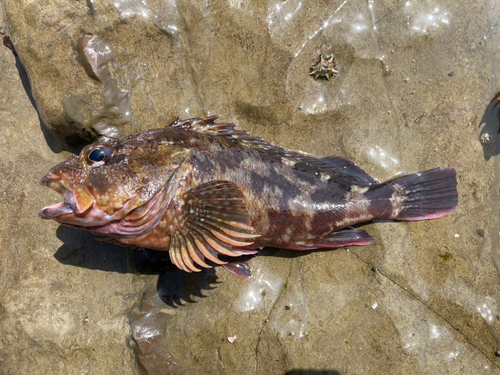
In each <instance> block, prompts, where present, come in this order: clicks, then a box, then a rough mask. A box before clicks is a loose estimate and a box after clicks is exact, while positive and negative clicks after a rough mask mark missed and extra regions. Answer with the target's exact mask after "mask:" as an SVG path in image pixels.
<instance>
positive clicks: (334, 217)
mask: <svg viewBox="0 0 500 375" xmlns="http://www.w3.org/2000/svg"><path fill="white" fill-rule="evenodd" d="M215 119H216V117H210V118H206V119H189V120H184V121H180V120H178V121H176V122H174V123H172V124H170V125H169V126H168V127H166V128H164V129H156V130H151V131H147V132H145V133H141V134H139V135H136V136H131V137H127V138H125V139H124V140H122V141H120V142H114V143H110V144H94V145H91V146H88V147H87V148H86V149H84V150H83V151H82V154H81V155H80V157H79V158H78V159H76V158H73V159H70V160H68V161H67V162H65V163H62V164H61V165H59V166H56V167H54V168H53V169H52V170H51V171H50V172H49V174H48V175H47V177H46V178H45V179H44V180H43V183H44V184H46V185H48V186H50V187H52V188H54V189H55V190H57V191H59V192H61V193H62V194H63V196H64V197H65V202H63V203H61V204H59V205H54V206H50V207H47V208H45V209H44V210H43V211H42V212H41V216H42V217H44V218H49V219H55V220H57V221H59V222H61V223H62V224H65V225H70V226H76V227H79V228H82V229H88V230H91V231H92V232H94V233H96V234H100V235H104V236H106V237H107V239H108V240H111V241H114V242H118V243H121V244H126V245H136V246H140V247H146V248H152V249H157V250H168V251H170V257H171V259H172V262H173V263H174V264H176V265H177V266H178V267H179V268H181V269H183V270H185V271H188V272H191V271H199V270H200V267H210V265H209V264H208V263H207V261H211V262H214V263H218V264H225V263H226V262H225V261H221V260H220V258H219V256H220V255H225V256H230V257H237V256H240V255H241V254H242V253H245V252H248V251H249V249H257V248H261V247H266V246H269V247H281V248H288V249H296V250H305V249H315V248H320V247H340V246H346V245H364V244H368V243H370V242H371V241H372V238H371V237H370V236H369V235H368V233H366V232H365V231H363V230H359V229H352V228H349V227H351V226H352V225H356V224H359V223H363V222H367V221H372V220H376V219H394V220H423V219H430V218H437V217H441V216H444V215H446V214H449V213H451V212H453V211H454V209H455V208H456V205H457V201H458V198H457V192H456V178H455V171H454V170H453V169H441V168H437V169H433V170H429V171H425V172H421V173H417V174H414V175H410V176H405V177H401V178H398V179H395V180H393V181H389V182H386V183H383V184H378V183H377V182H376V181H375V180H374V179H373V178H372V177H370V176H369V175H367V174H366V173H365V172H364V171H362V170H361V169H360V168H359V167H357V166H356V165H355V164H353V163H352V162H350V161H348V160H346V159H343V158H340V157H329V158H323V159H318V158H314V157H311V156H307V155H304V154H301V153H297V152H291V151H287V150H284V149H282V148H279V147H277V146H274V145H271V144H269V143H266V142H264V141H262V140H261V139H259V138H255V137H252V136H250V135H249V134H248V133H246V132H243V131H237V130H235V129H234V125H233V124H216V123H215V122H214V120H215ZM344 228H347V229H344ZM226 267H228V269H230V265H226ZM230 270H231V271H232V272H235V273H237V274H240V275H245V276H247V275H248V272H244V271H241V270H238V269H236V270H235V269H230Z"/></svg>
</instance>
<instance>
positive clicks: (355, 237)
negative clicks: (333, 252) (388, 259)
mask: <svg viewBox="0 0 500 375" xmlns="http://www.w3.org/2000/svg"><path fill="white" fill-rule="evenodd" d="M372 241H373V237H372V236H370V235H369V234H368V233H367V232H366V231H364V230H362V229H351V228H347V229H342V230H340V231H338V232H334V233H331V234H329V235H327V236H324V237H321V238H318V239H315V240H313V241H310V242H306V243H303V244H302V243H300V244H298V245H297V246H295V247H290V249H292V250H314V249H321V248H336V247H344V246H364V245H369V244H370V243H371V242H372Z"/></svg>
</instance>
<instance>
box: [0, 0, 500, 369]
mask: <svg viewBox="0 0 500 375" xmlns="http://www.w3.org/2000/svg"><path fill="white" fill-rule="evenodd" d="M2 5H3V10H2V12H4V14H3V16H4V17H5V22H4V23H2V24H0V32H2V33H7V34H5V35H4V34H2V37H3V36H7V35H8V36H10V38H11V40H12V42H13V43H14V45H15V48H16V52H17V54H18V56H19V57H18V58H16V57H15V56H14V54H13V52H12V51H11V50H9V49H8V48H0V64H1V69H2V70H1V71H2V74H1V75H0V89H1V90H0V115H1V117H0V118H1V129H2V131H3V137H1V138H0V145H1V147H0V193H1V194H0V200H1V201H0V202H1V203H0V259H1V261H0V373H1V374H32V373H34V371H35V370H36V373H40V374H57V373H60V374H77V373H78V374H81V373H88V374H141V373H147V374H166V373H172V374H202V373H207V374H213V373H219V374H254V373H255V374H271V373H272V374H299V373H308V372H309V373H328V374H365V373H375V374H404V373H408V374H437V373H450V374H455V373H464V374H470V373H474V374H486V373H500V359H498V357H497V356H496V355H495V353H496V352H497V351H499V350H500V283H499V274H498V268H499V266H500V244H499V227H500V212H499V210H498V207H499V198H500V197H499V195H500V192H499V191H500V182H499V174H500V159H499V156H498V154H499V153H500V137H499V136H498V135H497V130H498V121H497V119H496V112H493V111H492V107H493V104H490V100H491V98H492V97H493V95H494V94H495V92H496V87H497V85H498V83H499V79H498V78H497V76H498V73H497V70H498V67H500V61H499V60H500V59H499V56H500V54H499V53H498V46H499V45H500V36H499V34H498V31H499V20H500V6H499V5H498V4H494V3H493V2H488V1H486V0H483V1H466V0H459V1H451V0H449V1H440V2H434V3H433V5H432V6H431V2H417V1H413V0H410V1H406V2H394V1H377V2H376V1H371V0H370V1H368V2H366V1H364V0H363V1H362V0H352V1H317V2H314V3H313V4H305V3H302V2H299V1H293V0H289V1H277V2H269V3H263V2H254V4H252V3H251V2H244V1H241V0H229V1H228V2H220V1H216V2H213V3H212V2H210V3H207V2H196V1H181V0H179V1H178V2H175V1H172V2H159V1H132V0H116V1H114V2H111V1H97V0H89V1H87V2H81V1H70V2H67V1H66V2H64V1H59V0H46V1H41V0H35V1H25V0H2ZM320 52H322V53H325V54H333V55H334V57H335V61H336V64H337V70H338V71H339V73H338V74H337V76H336V77H332V78H330V80H322V79H318V80H315V79H314V78H313V77H312V76H310V75H309V67H310V65H311V64H313V63H315V62H316V61H317V60H318V54H319V53H320ZM21 62H22V64H23V65H21ZM23 66H24V67H25V68H26V71H27V73H26V72H25V71H24V68H23ZM28 77H29V82H28ZM31 90H33V93H31ZM35 103H36V107H37V109H38V113H37V110H36V109H35ZM209 114H221V115H222V117H221V121H234V122H237V123H238V124H239V126H240V128H242V129H247V130H250V131H251V132H252V133H253V134H254V135H257V136H260V137H263V138H264V139H265V140H267V141H270V142H273V143H276V144H279V145H280V146H283V147H288V148H291V149H300V150H302V151H306V152H311V153H314V154H315V155H316V156H327V155H340V156H344V157H347V158H349V159H350V160H352V161H354V162H356V163H357V164H358V165H359V166H361V167H362V168H363V169H365V170H366V171H367V172H369V173H370V174H371V175H372V176H374V177H375V178H377V179H379V180H387V179H389V178H391V177H393V176H396V175H397V174H400V173H410V172H415V171H419V170H424V169H429V168H433V167H436V166H442V167H454V168H456V169H457V172H458V179H459V185H458V188H459V195H460V204H459V207H458V209H457V211H456V212H455V213H454V214H453V215H451V216H448V217H445V218H442V219H439V220H434V221H426V222H415V223H376V224H370V225H366V226H364V229H366V230H367V231H368V232H369V233H370V234H371V235H372V236H373V237H374V238H375V241H374V242H373V243H372V244H371V245H370V246H365V247H350V248H348V249H345V248H344V249H339V250H336V251H318V252H310V253H307V254H305V253H300V254H298V253H294V252H290V251H279V250H273V249H269V250H266V251H265V252H264V253H263V254H262V255H260V256H258V257H255V258H253V259H251V260H250V265H251V266H252V268H253V271H254V276H253V277H252V278H251V279H248V280H245V279H240V278H237V277H235V276H233V275H231V274H229V273H227V272H226V271H224V270H222V269H219V268H218V269H216V270H209V271H205V272H203V273H201V274H198V275H190V274H189V275H188V274H183V273H181V272H180V271H176V270H174V269H173V268H172V266H171V264H169V262H168V261H167V260H166V259H165V256H164V254H161V253H158V252H152V251H148V252H144V253H137V252H133V251H131V250H124V249H122V248H120V247H117V246H113V245H109V244H104V243H100V242H98V241H96V240H95V239H94V238H93V236H92V235H90V234H88V233H83V232H80V231H76V230H72V229H69V228H63V227H59V226H58V225H57V224H56V223H52V222H45V221H44V222H42V221H41V220H40V219H39V218H38V216H37V211H38V210H39V209H40V208H42V207H43V206H45V205H47V204H50V203H54V202H55V201H56V200H57V199H58V198H56V195H57V194H55V193H53V192H52V191H50V190H49V189H46V188H43V187H41V186H39V184H38V181H39V180H40V178H41V177H42V176H43V175H44V173H45V172H46V171H47V170H48V169H49V168H50V167H52V166H53V165H55V164H56V163H58V162H60V161H62V160H65V159H66V158H67V157H68V156H69V152H67V151H62V150H63V149H64V148H65V147H66V146H64V145H63V144H62V143H61V142H60V141H59V139H61V140H62V141H63V142H64V143H65V144H68V145H70V146H71V145H74V144H76V143H78V142H81V140H82V139H84V140H90V139H92V138H94V137H95V136H96V135H98V134H101V135H107V136H111V137H120V136H122V135H125V134H129V133H130V132H138V131H142V130H146V129H150V128H154V127H158V126H161V125H163V124H166V123H167V122H168V121H170V120H173V119H175V118H177V117H183V118H186V117H193V116H205V115H209ZM42 122H43V123H42ZM46 127H47V128H48V129H49V130H50V132H52V134H54V135H51V133H50V132H47V131H46ZM485 133H488V134H489V136H490V139H491V141H490V143H489V144H484V145H483V144H481V142H480V137H481V135H482V134H485ZM234 336H236V339H235V340H234V342H232V343H230V342H229V341H228V338H230V337H232V338H234Z"/></svg>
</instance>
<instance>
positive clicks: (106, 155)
mask: <svg viewBox="0 0 500 375" xmlns="http://www.w3.org/2000/svg"><path fill="white" fill-rule="evenodd" d="M109 159H111V149H110V148H109V147H108V146H104V145H99V146H95V147H92V148H90V149H89V150H87V152H86V153H85V162H86V163H87V165H88V166H90V167H97V166H99V165H103V164H106V163H107V162H108V161H109Z"/></svg>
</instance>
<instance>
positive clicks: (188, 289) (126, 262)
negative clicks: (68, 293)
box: [54, 225, 218, 307]
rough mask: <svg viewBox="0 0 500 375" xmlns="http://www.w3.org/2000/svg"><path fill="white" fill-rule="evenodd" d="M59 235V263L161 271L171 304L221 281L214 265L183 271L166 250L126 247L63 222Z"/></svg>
mask: <svg viewBox="0 0 500 375" xmlns="http://www.w3.org/2000/svg"><path fill="white" fill-rule="evenodd" d="M56 235H57V237H58V238H59V239H60V240H61V241H62V242H63V245H62V246H61V247H60V248H59V249H58V250H57V252H56V253H55V254H54V257H55V258H56V259H57V260H58V261H59V262H60V263H62V264H66V265H69V266H75V267H82V268H88V269H91V270H101V271H107V272H117V273H133V274H141V275H159V277H158V282H157V285H156V289H157V292H158V296H159V297H160V298H161V300H162V301H163V302H164V303H166V304H167V305H169V306H171V307H178V306H184V302H189V303H195V302H196V301H195V300H194V299H193V297H201V298H203V297H206V296H205V295H203V290H211V289H215V285H216V284H218V282H217V276H216V274H215V270H214V269H213V268H209V269H203V270H202V271H201V272H198V273H186V272H183V271H181V270H179V269H178V268H177V267H176V266H174V265H173V264H172V262H171V261H170V258H169V255H168V252H165V251H156V250H149V249H146V250H134V249H130V248H128V249H127V248H124V247H121V246H119V245H114V244H110V243H105V242H101V241H98V240H97V239H96V237H95V235H93V234H92V233H89V232H86V231H82V230H78V229H73V228H70V227H65V226H63V225H61V226H59V228H57V232H56Z"/></svg>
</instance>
